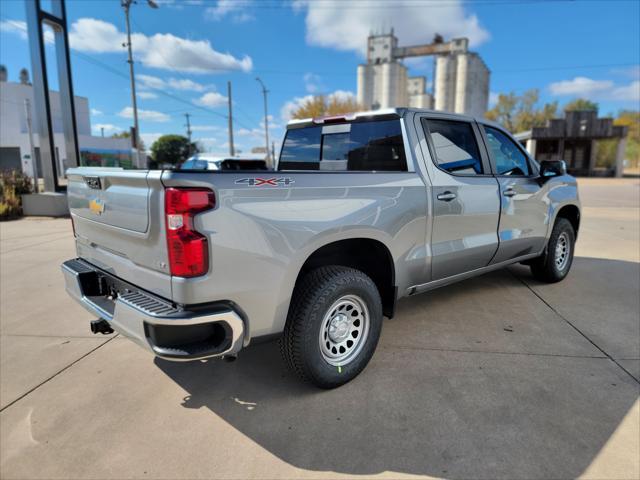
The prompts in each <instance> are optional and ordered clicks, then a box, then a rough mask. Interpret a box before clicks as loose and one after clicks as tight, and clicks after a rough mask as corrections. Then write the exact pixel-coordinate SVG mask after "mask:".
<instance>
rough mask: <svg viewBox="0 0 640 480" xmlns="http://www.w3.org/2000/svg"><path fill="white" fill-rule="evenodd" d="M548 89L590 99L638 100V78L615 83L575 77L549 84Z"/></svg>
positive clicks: (639, 82) (639, 89) (639, 90)
mask: <svg viewBox="0 0 640 480" xmlns="http://www.w3.org/2000/svg"><path fill="white" fill-rule="evenodd" d="M549 91H550V92H551V93H552V94H553V95H557V96H573V97H584V98H588V99H590V100H604V101H620V102H638V101H640V80H635V81H633V82H631V83H630V84H628V85H616V84H615V83H614V82H613V81H612V80H593V79H591V78H587V77H575V78H574V79H572V80H562V81H560V82H554V83H552V84H550V85H549Z"/></svg>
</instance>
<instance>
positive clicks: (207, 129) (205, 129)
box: [191, 125, 222, 132]
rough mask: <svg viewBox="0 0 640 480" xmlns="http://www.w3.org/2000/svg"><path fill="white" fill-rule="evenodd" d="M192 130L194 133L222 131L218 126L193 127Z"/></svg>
mask: <svg viewBox="0 0 640 480" xmlns="http://www.w3.org/2000/svg"><path fill="white" fill-rule="evenodd" d="M191 130H192V131H194V132H217V131H220V130H222V127H219V126H218V125H191Z"/></svg>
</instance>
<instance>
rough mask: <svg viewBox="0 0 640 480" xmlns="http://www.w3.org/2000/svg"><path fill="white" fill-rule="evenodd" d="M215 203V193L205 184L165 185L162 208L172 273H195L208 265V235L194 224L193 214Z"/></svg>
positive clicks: (177, 274)
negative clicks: (195, 185)
mask: <svg viewBox="0 0 640 480" xmlns="http://www.w3.org/2000/svg"><path fill="white" fill-rule="evenodd" d="M214 206H215V196H214V194H213V192H212V191H211V190H208V189H205V188H167V189H165V191H164V212H165V215H166V221H167V247H168V250H169V268H170V270H171V275H175V276H177V277H197V276H199V275H204V274H205V273H207V270H208V269H209V249H208V245H207V238H206V237H205V236H204V235H202V234H201V233H200V232H197V231H196V230H195V229H194V227H193V217H194V216H195V215H196V214H198V213H200V212H204V211H205V210H210V209H212V208H213V207H214Z"/></svg>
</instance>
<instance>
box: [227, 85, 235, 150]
mask: <svg viewBox="0 0 640 480" xmlns="http://www.w3.org/2000/svg"><path fill="white" fill-rule="evenodd" d="M227 101H228V102H229V155H231V156H232V157H233V156H235V151H234V149H233V111H232V109H231V81H227Z"/></svg>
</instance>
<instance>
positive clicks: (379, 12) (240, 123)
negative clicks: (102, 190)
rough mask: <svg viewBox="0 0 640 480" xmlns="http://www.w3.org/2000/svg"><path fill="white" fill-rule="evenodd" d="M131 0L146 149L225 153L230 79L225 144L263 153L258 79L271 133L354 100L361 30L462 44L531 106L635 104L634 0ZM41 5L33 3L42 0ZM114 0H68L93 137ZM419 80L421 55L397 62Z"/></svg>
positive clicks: (17, 29)
mask: <svg viewBox="0 0 640 480" xmlns="http://www.w3.org/2000/svg"><path fill="white" fill-rule="evenodd" d="M157 2H158V3H159V4H160V8H159V9H157V10H153V9H151V8H149V7H147V6H146V5H145V1H144V0H140V3H139V4H138V5H135V6H134V7H133V8H132V30H133V32H135V35H134V38H133V44H134V48H135V50H136V51H135V57H136V73H137V75H138V83H137V84H138V87H139V94H140V98H139V105H138V108H139V109H140V116H141V134H142V136H143V138H144V139H145V140H146V141H147V144H150V142H152V141H153V139H154V138H157V136H159V135H160V134H163V133H183V132H184V131H185V127H184V124H185V117H184V113H187V112H188V113H190V114H191V115H192V117H191V121H192V124H193V127H194V138H195V139H196V140H199V141H201V143H202V144H203V145H204V146H205V148H206V149H207V150H209V151H213V152H226V151H227V148H228V146H227V143H226V142H227V137H226V135H227V133H226V122H227V120H226V118H225V116H226V95H227V93H226V83H227V81H228V80H230V81H231V82H232V84H233V103H234V120H235V124H234V130H235V140H236V144H237V145H239V147H240V149H241V150H243V151H245V152H248V151H249V150H250V149H251V147H253V146H259V145H263V138H264V137H263V131H264V130H263V126H262V124H261V122H262V115H263V103H262V94H261V91H260V86H259V84H258V83H257V82H256V80H255V77H256V76H260V77H261V78H262V80H263V81H264V83H265V84H266V85H267V88H268V89H269V91H270V93H269V110H270V112H269V113H270V114H271V115H272V117H273V118H272V120H271V125H272V136H273V137H274V139H275V140H278V138H279V137H280V136H281V135H282V131H283V125H284V124H285V123H286V120H287V112H288V111H289V110H290V108H291V107H292V106H294V105H295V104H296V103H299V102H300V101H301V99H303V98H304V97H305V96H307V95H310V94H314V93H315V94H317V93H324V94H335V95H343V96H348V95H350V94H355V92H356V66H357V65H358V64H359V63H361V62H362V61H363V50H364V47H365V43H366V35H367V34H368V32H370V31H372V30H373V31H382V30H385V29H389V28H390V27H394V28H395V32H396V34H397V35H398V37H399V39H400V44H401V45H409V44H417V43H429V42H430V41H431V40H432V38H433V35H434V34H435V33H436V32H437V33H440V34H442V35H444V36H445V38H453V37H461V36H468V37H469V38H470V39H471V44H472V50H474V51H477V52H479V53H480V54H481V55H482V57H483V59H484V60H485V62H486V64H487V65H488V67H489V68H490V70H491V71H492V74H491V83H490V85H491V87H490V90H491V92H492V94H494V96H495V94H497V93H501V92H509V91H515V92H517V93H521V92H523V91H525V90H527V89H530V88H538V89H539V90H540V93H541V97H542V100H543V101H551V100H558V101H559V102H560V103H561V104H563V103H566V102H567V101H569V100H571V99H572V98H575V97H586V98H590V99H592V100H594V101H597V102H598V103H599V105H600V111H601V113H603V114H611V113H615V112H617V111H618V110H620V109H623V108H632V109H639V108H640V98H639V96H640V68H639V64H640V1H638V0H575V1H556V0H541V1H535V0H476V1H468V2H463V1H458V0H398V1H396V2H393V1H391V0H343V1H342V2H340V1H336V0H315V1H307V0H260V1H256V0H236V1H225V0H222V1H218V0H157ZM44 3H45V4H46V2H44ZM119 3H120V2H119V0H98V1H94V0H67V8H68V14H69V27H70V31H71V44H72V57H71V61H72V68H73V75H74V88H75V91H76V94H77V95H83V96H86V97H88V98H89V103H90V106H91V108H92V116H91V121H92V125H93V127H94V133H96V134H99V132H100V126H102V127H104V128H105V132H106V134H107V135H109V134H112V133H114V132H117V131H120V130H124V129H127V128H128V126H129V125H130V124H132V120H131V118H130V117H131V109H130V105H131V102H130V92H129V80H128V66H127V64H126V54H125V50H124V48H122V46H121V43H122V35H123V31H124V15H123V12H122V9H121V8H120V6H119ZM24 16H25V14H24V3H23V1H22V0H0V22H1V23H0V57H1V63H3V64H5V65H6V66H7V68H8V70H9V77H10V80H14V81H15V80H17V75H18V71H19V69H20V68H22V67H29V66H30V61H29V57H28V48H27V42H26V40H25V32H24V30H23V28H24V24H23V22H24ZM408 65H409V67H410V73H412V74H425V75H427V76H428V77H429V80H430V77H431V74H432V66H431V63H430V60H421V59H418V60H412V61H410V62H408Z"/></svg>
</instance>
